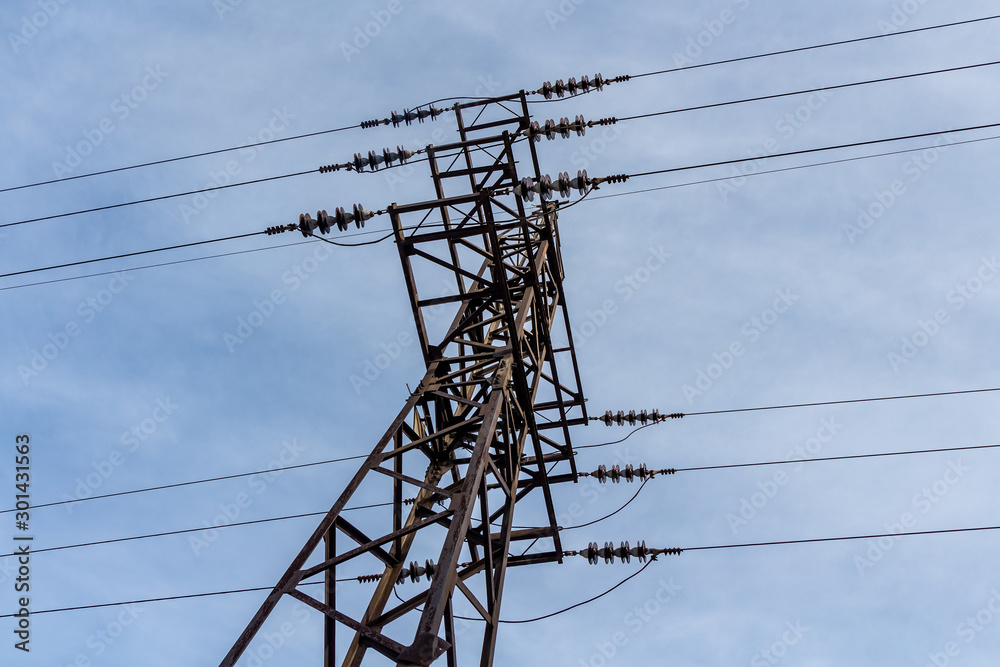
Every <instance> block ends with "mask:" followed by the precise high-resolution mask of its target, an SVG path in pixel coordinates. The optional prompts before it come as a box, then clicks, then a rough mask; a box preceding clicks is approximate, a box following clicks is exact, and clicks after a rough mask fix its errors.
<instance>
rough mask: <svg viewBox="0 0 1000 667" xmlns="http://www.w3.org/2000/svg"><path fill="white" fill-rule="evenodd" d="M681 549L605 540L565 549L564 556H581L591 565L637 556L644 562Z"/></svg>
mask: <svg viewBox="0 0 1000 667" xmlns="http://www.w3.org/2000/svg"><path fill="white" fill-rule="evenodd" d="M683 551H684V550H683V549H655V548H651V547H647V546H646V542H645V541H642V542H639V543H637V544H636V545H635V546H634V547H629V543H628V542H622V543H620V545H619V546H618V547H615V544H614V542H605V543H604V546H603V547H601V546H600V545H599V544H598V543H597V542H590V543H589V544H587V548H586V549H584V550H582V551H566V552H564V553H563V555H564V556H583V557H584V558H586V559H587V562H588V563H590V564H591V565H597V564H598V563H600V562H601V560H603V561H604V562H605V563H609V564H610V563H614V562H615V558H617V559H618V560H620V561H621V562H623V563H629V562H631V560H632V558H633V557H634V558H637V559H638V560H639V562H642V563H644V562H646V559H647V558H648V559H650V560H656V557H657V556H660V555H664V554H665V555H667V556H679V555H680V554H681V552H683Z"/></svg>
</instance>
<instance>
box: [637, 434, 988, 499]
mask: <svg viewBox="0 0 1000 667" xmlns="http://www.w3.org/2000/svg"><path fill="white" fill-rule="evenodd" d="M998 447H1000V444H994V445H970V446H967V447H942V448H939V449H911V450H908V451H905V452H882V453H878V454H846V455H844V456H824V457H821V458H812V459H791V460H786V461H760V462H757V463H730V464H726V465H716V466H696V467H693V468H674V469H673V470H674V472H695V471H701V470H729V469H733V468H754V467H759V466H777V465H788V464H799V463H824V462H827V461H850V460H853V459H874V458H884V457H887V456H909V455H911V454H940V453H943V452H966V451H973V450H977V449H996V448H998ZM643 484H645V482H643ZM640 488H641V487H640Z"/></svg>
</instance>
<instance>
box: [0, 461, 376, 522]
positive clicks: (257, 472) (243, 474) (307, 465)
mask: <svg viewBox="0 0 1000 667" xmlns="http://www.w3.org/2000/svg"><path fill="white" fill-rule="evenodd" d="M364 458H368V454H358V455H357V456H345V457H343V458H339V459H327V460H326V461H315V462H313V463H299V464H296V465H292V466H283V467H280V468H268V469H267V470H255V471H253V472H241V473H236V474H233V475H222V476H220V477H208V478H206V479H196V480H192V481H190V482H176V483H174V484H163V485H161V486H150V487H146V488H144V489H133V490H131V491H118V492H117V493H105V494H102V495H99V496H87V497H86V498H73V499H70V500H59V501H56V502H51V503H42V504H40V505H32V509H40V508H42V507H56V506H57V505H68V504H70V503H82V502H84V501H87V500H99V499H102V498H115V497H118V496H129V495H132V494H134V493H146V492H147V491H162V490H163V489H176V488H178V487H181V486H192V485H194V484H206V483H208V482H220V481H222V480H226V479H238V478H240V477H252V476H253V475H264V474H268V473H271V472H276V471H279V470H294V469H296V468H310V467H312V466H321V465H328V464H330V463H341V462H343V461H354V460H357V459H364ZM15 511H17V510H16V509H7V510H0V514H8V513H10V512H15Z"/></svg>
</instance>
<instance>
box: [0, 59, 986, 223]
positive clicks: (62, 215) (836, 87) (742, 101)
mask: <svg viewBox="0 0 1000 667" xmlns="http://www.w3.org/2000/svg"><path fill="white" fill-rule="evenodd" d="M993 65H1000V60H998V61H992V62H987V63H978V64H975V65H962V66H958V67H951V68H947V69H940V70H933V71H925V72H916V73H912V74H903V75H899V76H891V77H884V78H881V79H871V80H868V81H858V82H853V83H843V84H837V85H833V86H823V87H820V88H810V89H807V90H798V91H793V92H787V93H778V94H774V95H764V96H759V97H751V98H745V99H740V100H731V101H728V102H716V103H712V104H703V105H699V106H693V107H685V108H681V109H670V110H666V111H656V112H651V113H646V114H639V115H635V116H625V117H622V118H619V119H618V122H624V121H628V120H637V119H641V118H651V117H654V116H662V115H667V114H676V113H683V112H687V111H699V110H704V109H712V108H717V107H724V106H731V105H735V104H745V103H749V102H760V101H764V100H772V99H778V98H782V97H789V96H793V95H804V94H807V93H815V92H820V91H826V90H839V89H844V88H850V87H854V86H863V85H870V84H875V83H885V82H889V81H898V80H902V79H910V78H914V77H920V76H929V75H933V74H943V73H949V72H957V71H962V70H969V69H974V68H978V67H989V66H993ZM986 127H996V125H991V126H986ZM955 131H961V130H955ZM885 141H890V140H885ZM861 145H864V144H861ZM477 150H485V149H483V148H481V149H477ZM817 150H826V149H817ZM807 152H808V151H807ZM798 154H800V153H790V155H798ZM772 157H780V155H779V156H772ZM420 160H426V158H421V159H420ZM722 164H729V163H728V162H726V163H722ZM397 166H399V165H397ZM705 166H714V165H712V164H710V165H705ZM387 168H392V167H387ZM689 168H694V167H689ZM314 173H322V171H321V170H320V169H310V170H308V171H299V172H294V173H290V174H281V175H278V176H268V177H264V178H258V179H253V180H249V181H240V182H238V183H227V184H225V185H217V186H212V187H209V188H201V189H198V190H189V191H187V192H179V193H175V194H169V195H159V196H156V197H147V198H145V199H136V200H132V201H128V202H120V203H117V204H107V205H104V206H97V207H94V208H88V209H80V210H76V211H68V212H64V213H55V214H51V215H45V216H39V217H36V218H26V219H24V220H17V221H14V222H7V223H2V224H0V229H3V228H5V227H14V226H18V225H25V224H29V223H35V222H40V221H42V220H55V219H59V218H67V217H71V216H76V215H83V214H87V213H97V212H100V211H107V210H111V209H116V208H122V207H124V206H133V205H136V204H146V203H149V202H155V201H163V200H166V199H173V198H176V197H186V196H190V195H197V194H204V193H207V192H215V191H218V190H224V189H228V188H236V187H242V186H245V185H256V184H259V183H266V182H269V181H276V180H281V179H286V178H293V177H297V176H304V175H306V174H314ZM365 173H375V172H365ZM655 173H660V172H655ZM640 175H645V174H636V175H635V176H640Z"/></svg>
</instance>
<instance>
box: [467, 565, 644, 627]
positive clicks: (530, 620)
mask: <svg viewBox="0 0 1000 667" xmlns="http://www.w3.org/2000/svg"><path fill="white" fill-rule="evenodd" d="M654 562H656V558H651V559H650V560H649V561H647V562H646V564H645V565H643V566H642V567H641V568H639V570H638V571H637V572H633V573H632V574H630V575H629V576H627V577H625V578H624V579H622V580H621V581H619V582H618V583H617V584H615V585H614V586H612V587H611V588H609V589H608V590H606V591H604V592H603V593H601V594H599V595H595V596H594V597H592V598H588V599H586V600H584V601H583V602H577V603H576V604H574V605H570V606H569V607H566V608H565V609H560V610H559V611H553V612H551V613H548V614H545V615H543V616H536V617H535V618H525V619H521V620H516V621H510V620H504V619H500V622H501V623H507V624H509V625H518V624H521V623H535V622H536V621H544V620H545V619H547V618H552V617H553V616H558V615H559V614H565V613H566V612H567V611H571V610H573V609H576V608H577V607H582V606H583V605H586V604H590V603H591V602H594V601H595V600H600V599H601V598H602V597H604V596H605V595H608V594H609V593H611V592H612V591H614V590H615V589H617V588H620V587H621V586H624V585H625V584H626V583H628V582H629V581H631V580H632V579H634V578H636V577H638V576H639V575H640V574H642V573H643V572H645V571H646V568H647V567H649V566H650V565H652V564H653V563H654ZM466 620H475V619H466ZM479 620H482V619H479Z"/></svg>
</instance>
